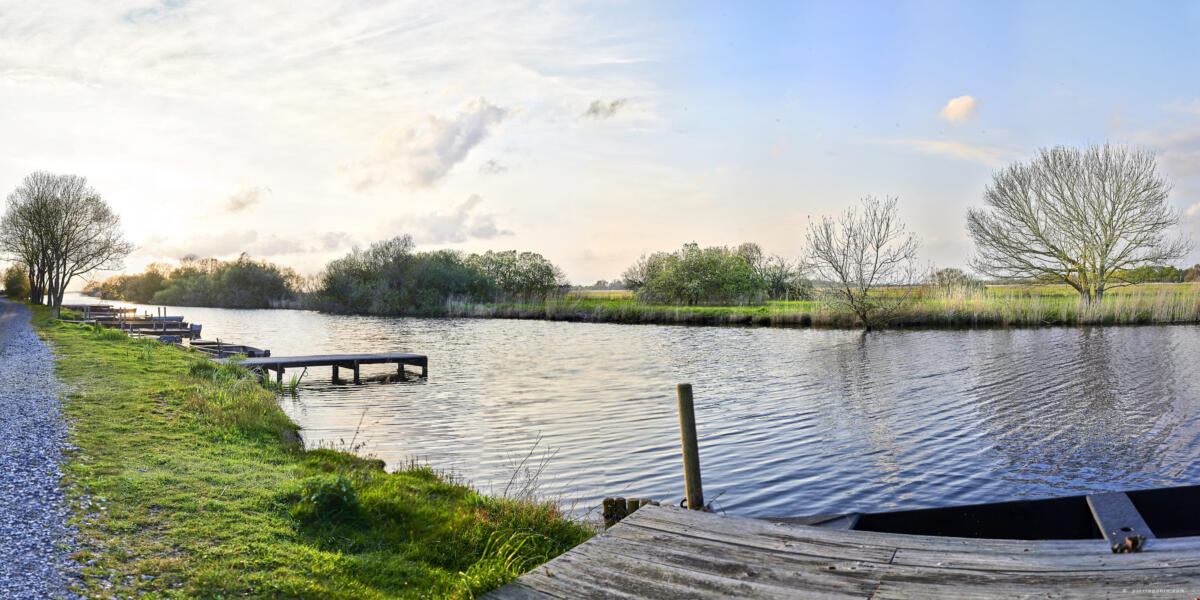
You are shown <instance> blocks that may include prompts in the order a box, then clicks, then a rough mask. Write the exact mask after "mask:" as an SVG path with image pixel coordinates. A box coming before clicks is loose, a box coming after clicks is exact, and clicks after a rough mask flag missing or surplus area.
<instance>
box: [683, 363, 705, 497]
mask: <svg viewBox="0 0 1200 600" xmlns="http://www.w3.org/2000/svg"><path fill="white" fill-rule="evenodd" d="M678 392H679V435H680V438H681V439H682V441H683V483H684V487H685V488H686V490H687V507H688V509H689V510H704V491H703V490H702V489H701V487H700V445H699V442H698V441H697V439H696V410H695V408H694V407H693V405H692V384H690V383H681V384H679V386H678Z"/></svg>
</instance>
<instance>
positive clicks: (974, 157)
mask: <svg viewBox="0 0 1200 600" xmlns="http://www.w3.org/2000/svg"><path fill="white" fill-rule="evenodd" d="M881 142H882V143H885V144H890V145H894V146H903V147H906V148H910V149H912V150H916V151H917V152H921V153H924V154H937V155H941V156H949V157H951V158H957V159H960V160H967V161H971V162H976V163H980V164H984V165H988V166H993V167H995V166H1001V165H1004V164H1006V163H1009V162H1011V161H1012V160H1014V159H1016V158H1018V157H1019V156H1020V154H1019V153H1018V152H1016V151H1015V150H1012V149H1009V148H1002V147H1000V146H989V145H985V144H967V143H964V142H952V141H949V140H921V139H889V140H881Z"/></svg>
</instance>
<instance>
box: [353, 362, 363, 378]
mask: <svg viewBox="0 0 1200 600" xmlns="http://www.w3.org/2000/svg"><path fill="white" fill-rule="evenodd" d="M354 383H356V384H357V383H362V380H361V379H359V378H358V361H357V360H356V361H354Z"/></svg>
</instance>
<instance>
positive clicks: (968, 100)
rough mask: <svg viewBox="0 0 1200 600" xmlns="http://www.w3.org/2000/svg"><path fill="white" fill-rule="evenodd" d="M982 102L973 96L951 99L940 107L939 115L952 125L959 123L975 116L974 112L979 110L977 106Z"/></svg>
mask: <svg viewBox="0 0 1200 600" xmlns="http://www.w3.org/2000/svg"><path fill="white" fill-rule="evenodd" d="M981 102H983V101H982V100H980V99H978V98H975V97H973V96H959V97H957V98H951V99H950V101H949V102H947V103H946V106H943V107H942V112H941V113H939V114H940V115H941V117H942V118H943V119H946V120H947V121H950V122H952V123H961V122H962V121H965V120H967V119H968V118H970V117H973V116H975V112H976V111H977V110H979V104H980V103H981Z"/></svg>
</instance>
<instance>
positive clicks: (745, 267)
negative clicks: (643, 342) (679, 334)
mask: <svg viewBox="0 0 1200 600" xmlns="http://www.w3.org/2000/svg"><path fill="white" fill-rule="evenodd" d="M625 280H626V282H627V283H628V284H629V285H630V287H632V288H633V289H634V290H635V292H634V293H635V295H636V296H637V298H638V300H640V301H642V302H643V303H647V304H684V305H689V306H690V305H695V304H724V303H738V304H747V303H751V302H759V301H761V300H762V294H763V292H764V291H765V290H766V287H767V284H766V282H765V281H764V280H763V278H762V277H760V276H759V275H758V273H756V272H755V271H754V268H753V267H751V266H750V263H749V262H747V261H746V259H745V258H744V257H742V256H739V255H738V254H736V253H734V252H733V251H731V250H729V249H728V248H726V247H724V246H713V247H710V248H701V247H700V246H699V245H697V244H695V243H691V244H684V246H683V248H682V249H680V250H678V251H676V252H674V253H670V254H668V253H665V252H658V253H655V254H652V255H650V256H649V257H642V259H641V260H639V261H638V263H637V264H635V265H634V266H633V267H631V268H630V269H629V270H628V271H626V273H625Z"/></svg>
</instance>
